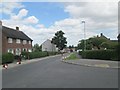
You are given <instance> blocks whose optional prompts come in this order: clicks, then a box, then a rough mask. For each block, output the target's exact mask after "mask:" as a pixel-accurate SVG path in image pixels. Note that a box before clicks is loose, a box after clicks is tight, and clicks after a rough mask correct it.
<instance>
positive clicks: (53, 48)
mask: <svg viewBox="0 0 120 90" xmlns="http://www.w3.org/2000/svg"><path fill="white" fill-rule="evenodd" d="M42 51H50V52H56V51H58V49H57V48H56V46H55V44H53V43H51V40H49V39H47V40H46V41H45V42H43V43H42Z"/></svg>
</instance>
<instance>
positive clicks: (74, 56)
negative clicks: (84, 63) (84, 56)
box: [65, 53, 78, 60]
mask: <svg viewBox="0 0 120 90" xmlns="http://www.w3.org/2000/svg"><path fill="white" fill-rule="evenodd" d="M76 59H78V57H77V56H76V54H75V53H72V54H70V56H68V57H66V59H65V60H76Z"/></svg>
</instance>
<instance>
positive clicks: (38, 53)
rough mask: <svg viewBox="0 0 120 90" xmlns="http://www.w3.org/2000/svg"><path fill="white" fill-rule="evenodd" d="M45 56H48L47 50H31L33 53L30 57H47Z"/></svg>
mask: <svg viewBox="0 0 120 90" xmlns="http://www.w3.org/2000/svg"><path fill="white" fill-rule="evenodd" d="M45 56H48V53H47V52H31V53H29V58H30V59H34V58H41V57H45Z"/></svg>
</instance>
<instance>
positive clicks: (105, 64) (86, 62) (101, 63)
mask: <svg viewBox="0 0 120 90" xmlns="http://www.w3.org/2000/svg"><path fill="white" fill-rule="evenodd" d="M69 55H70V53H67V54H65V55H64V56H63V57H62V58H61V61H62V62H64V63H68V64H73V65H80V66H87V67H98V68H114V69H118V68H120V66H119V64H120V62H119V61H109V60H97V59H82V58H81V57H80V56H78V55H77V56H78V57H79V58H80V59H76V60H64V59H63V58H64V57H68V56H69ZM56 56H61V55H55V56H48V57H43V58H38V59H30V60H22V62H21V64H19V65H18V64H17V62H13V63H10V64H8V68H13V67H17V66H21V65H24V64H28V63H32V62H37V61H40V60H44V59H47V58H51V57H56ZM0 66H1V65H0ZM1 67H2V66H1ZM2 69H4V68H3V67H2Z"/></svg>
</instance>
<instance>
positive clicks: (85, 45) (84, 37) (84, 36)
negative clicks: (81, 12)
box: [82, 21, 86, 51]
mask: <svg viewBox="0 0 120 90" xmlns="http://www.w3.org/2000/svg"><path fill="white" fill-rule="evenodd" d="M82 23H83V24H84V51H85V50H86V31H85V21H82Z"/></svg>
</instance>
